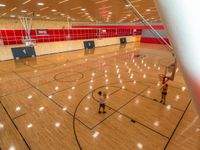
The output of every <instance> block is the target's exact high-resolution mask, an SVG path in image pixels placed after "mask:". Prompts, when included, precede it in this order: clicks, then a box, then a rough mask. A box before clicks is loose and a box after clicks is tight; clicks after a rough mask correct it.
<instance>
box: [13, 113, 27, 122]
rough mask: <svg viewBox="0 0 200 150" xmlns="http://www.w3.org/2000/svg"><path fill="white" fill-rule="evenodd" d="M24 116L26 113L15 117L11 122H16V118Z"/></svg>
mask: <svg viewBox="0 0 200 150" xmlns="http://www.w3.org/2000/svg"><path fill="white" fill-rule="evenodd" d="M25 115H26V113H23V114H21V115H19V116H17V117H14V118H13V120H16V119H18V118H20V117H22V116H25Z"/></svg>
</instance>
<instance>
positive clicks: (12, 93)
mask: <svg viewBox="0 0 200 150" xmlns="http://www.w3.org/2000/svg"><path fill="white" fill-rule="evenodd" d="M31 88H32V87H29V88H27V89H23V90H19V91H15V92H11V93H9V94H5V95H2V96H0V97H6V96H10V95H14V94H17V93H20V92H23V91H25V90H29V89H31Z"/></svg>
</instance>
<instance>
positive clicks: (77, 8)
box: [70, 6, 81, 10]
mask: <svg viewBox="0 0 200 150" xmlns="http://www.w3.org/2000/svg"><path fill="white" fill-rule="evenodd" d="M80 8H81V6H79V7H74V8H71V9H70V10H76V9H80Z"/></svg>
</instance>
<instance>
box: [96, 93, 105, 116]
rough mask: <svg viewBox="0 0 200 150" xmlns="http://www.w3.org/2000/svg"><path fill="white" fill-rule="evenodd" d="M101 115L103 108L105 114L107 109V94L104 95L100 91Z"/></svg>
mask: <svg viewBox="0 0 200 150" xmlns="http://www.w3.org/2000/svg"><path fill="white" fill-rule="evenodd" d="M98 94H99V113H101V108H103V113H106V112H105V107H106V94H103V93H102V92H101V91H99V93H98Z"/></svg>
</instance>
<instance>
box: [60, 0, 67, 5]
mask: <svg viewBox="0 0 200 150" xmlns="http://www.w3.org/2000/svg"><path fill="white" fill-rule="evenodd" d="M67 1H69V0H63V1H60V2H59V3H58V4H62V3H65V2H67Z"/></svg>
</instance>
